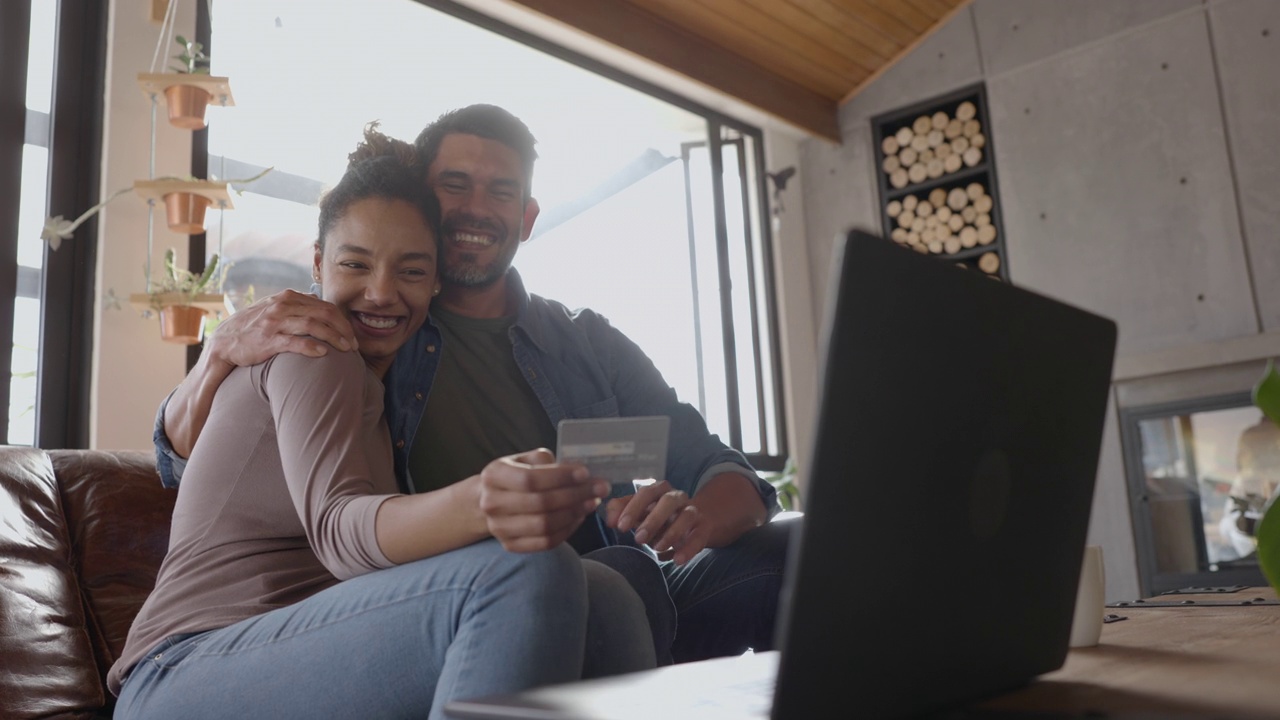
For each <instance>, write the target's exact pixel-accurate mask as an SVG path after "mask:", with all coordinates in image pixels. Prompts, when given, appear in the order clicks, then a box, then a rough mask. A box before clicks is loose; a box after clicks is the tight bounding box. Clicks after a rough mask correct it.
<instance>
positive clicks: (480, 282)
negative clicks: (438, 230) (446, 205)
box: [440, 213, 520, 288]
mask: <svg viewBox="0 0 1280 720" xmlns="http://www.w3.org/2000/svg"><path fill="white" fill-rule="evenodd" d="M444 225H445V232H444V235H445V238H446V242H451V240H448V238H452V236H453V234H454V232H455V228H457V227H459V226H462V227H469V228H476V229H479V230H485V231H488V232H490V233H491V234H493V235H494V236H495V237H499V238H507V240H506V241H505V242H507V243H508V244H509V247H506V248H503V249H502V252H501V253H500V254H499V255H498V256H497V257H496V258H494V259H493V261H492V262H490V263H489V264H487V265H483V264H480V262H479V261H478V258H479V257H480V256H479V254H478V253H474V252H470V251H467V250H459V249H457V248H454V252H455V253H456V254H455V255H454V258H455V259H453V260H451V259H450V257H449V253H444V255H443V257H441V261H442V262H441V268H440V277H441V278H442V279H443V280H444V282H445V283H447V284H450V285H456V286H458V287H468V288H483V287H488V286H490V285H492V284H494V283H495V282H497V281H498V280H499V279H501V278H502V277H503V276H504V275H506V274H507V269H508V268H510V267H511V261H512V260H513V259H515V256H516V247H517V246H518V245H519V244H520V243H519V242H518V241H516V240H515V238H512V237H510V234H509V233H508V232H507V228H506V225H505V224H503V223H501V222H498V221H495V220H492V219H489V218H477V217H475V216H472V215H469V214H466V213H457V214H455V215H454V216H453V217H450V218H446V220H445V223H444ZM500 242H501V241H500Z"/></svg>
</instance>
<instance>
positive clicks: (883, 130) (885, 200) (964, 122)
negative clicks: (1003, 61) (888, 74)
mask: <svg viewBox="0 0 1280 720" xmlns="http://www.w3.org/2000/svg"><path fill="white" fill-rule="evenodd" d="M988 117H989V114H988V113H987V93H986V87H985V86H984V85H982V84H978V85H972V86H969V87H966V88H963V89H960V90H957V91H955V92H952V93H949V94H947V95H944V96H941V97H937V98H933V99H932V100H927V101H925V102H922V103H919V104H917V105H913V106H911V107H908V108H904V109H901V110H894V111H893V112H889V113H885V114H883V115H879V116H877V117H875V118H872V120H871V125H872V131H873V135H874V138H875V146H876V175H877V177H878V185H879V188H880V218H881V222H882V223H883V225H884V235H885V237H887V238H890V239H891V240H893V241H894V242H896V243H899V244H901V245H904V246H906V247H910V248H911V249H913V250H915V251H917V252H920V253H924V254H928V255H935V256H937V257H938V258H939V259H941V260H946V261H948V262H953V263H955V264H956V265H959V266H960V267H963V268H967V269H972V270H975V271H977V272H981V273H984V274H986V275H988V276H990V277H992V278H996V279H999V280H1004V281H1006V282H1008V280H1009V265H1008V262H1007V261H1006V260H1007V259H1006V257H1005V246H1004V225H1003V223H1002V222H1001V219H1000V201H999V196H998V194H997V189H996V188H997V186H996V169H995V163H994V162H993V157H994V156H993V155H992V152H993V149H992V144H991V133H990V126H989V124H988Z"/></svg>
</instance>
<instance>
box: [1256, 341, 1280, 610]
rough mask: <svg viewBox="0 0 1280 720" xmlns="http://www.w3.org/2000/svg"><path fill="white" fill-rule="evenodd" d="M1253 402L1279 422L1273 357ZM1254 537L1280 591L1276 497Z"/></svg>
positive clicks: (1279, 505) (1278, 380)
mask: <svg viewBox="0 0 1280 720" xmlns="http://www.w3.org/2000/svg"><path fill="white" fill-rule="evenodd" d="M1253 404H1254V405H1257V406H1258V409H1259V410H1261V411H1262V414H1263V415H1266V416H1267V418H1268V419H1270V420H1271V422H1273V423H1276V424H1277V425H1280V373H1278V372H1276V365H1275V362H1274V361H1272V360H1268V361H1267V369H1266V370H1264V371H1263V373H1262V379H1261V380H1259V381H1258V384H1257V385H1254V386H1253ZM1254 539H1255V540H1257V542H1258V566H1259V567H1260V568H1262V574H1263V575H1264V576H1266V578H1267V582H1269V583H1271V587H1273V588H1275V589H1276V591H1277V592H1280V502H1276V497H1275V496H1272V498H1271V500H1270V501H1269V502H1268V504H1267V507H1266V508H1265V509H1264V510H1263V512H1262V518H1261V519H1260V520H1258V524H1257V527H1255V528H1254Z"/></svg>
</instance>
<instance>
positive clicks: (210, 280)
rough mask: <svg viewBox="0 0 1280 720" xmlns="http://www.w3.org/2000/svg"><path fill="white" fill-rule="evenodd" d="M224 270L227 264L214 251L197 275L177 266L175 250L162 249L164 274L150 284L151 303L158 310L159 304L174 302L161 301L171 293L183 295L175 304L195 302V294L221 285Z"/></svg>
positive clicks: (171, 303)
mask: <svg viewBox="0 0 1280 720" xmlns="http://www.w3.org/2000/svg"><path fill="white" fill-rule="evenodd" d="M226 270H227V266H226V265H225V264H223V263H221V262H219V259H218V254H217V253H214V254H213V256H212V257H210V258H209V263H208V264H207V265H205V268H204V272H202V273H200V274H198V275H197V274H196V273H193V272H191V271H190V270H188V269H186V268H182V267H178V264H177V251H176V250H174V249H173V248H169V249H168V250H165V251H164V275H163V276H161V278H160V280H158V281H156V282H154V283H152V285H151V290H150V293H151V305H152V307H154V308H155V309H157V310H159V309H160V307H161V305H173V304H175V303H173V302H163V301H164V300H169V299H170V298H163V297H162V296H164V295H170V294H173V293H177V294H179V295H181V296H183V299H182V302H181V303H177V304H182V305H190V304H191V303H193V302H195V299H196V296H197V295H199V294H201V293H203V292H207V291H208V290H209V289H210V288H212V287H215V286H218V285H221V283H222V276H223V275H224V274H225V273H226Z"/></svg>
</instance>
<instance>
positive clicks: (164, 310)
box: [147, 248, 226, 345]
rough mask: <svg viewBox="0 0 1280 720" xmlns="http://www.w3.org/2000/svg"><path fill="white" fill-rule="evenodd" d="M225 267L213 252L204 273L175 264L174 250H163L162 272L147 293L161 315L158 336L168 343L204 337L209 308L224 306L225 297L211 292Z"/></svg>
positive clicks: (202, 338) (197, 339)
mask: <svg viewBox="0 0 1280 720" xmlns="http://www.w3.org/2000/svg"><path fill="white" fill-rule="evenodd" d="M225 273H226V266H225V265H223V264H222V263H220V262H219V258H218V255H217V254H216V253H215V254H214V255H213V256H212V257H210V258H209V263H208V264H207V265H206V266H205V269H204V272H202V273H200V274H198V275H197V274H196V273H193V272H191V271H190V270H187V269H186V268H182V267H178V264H177V252H176V251H175V250H174V249H173V248H169V249H168V250H166V251H165V253H164V274H163V275H162V276H161V278H160V280H159V281H158V282H155V283H152V286H151V289H150V291H149V292H148V293H147V296H148V300H149V303H150V307H151V309H152V310H154V311H156V312H158V313H159V314H160V337H161V339H163V340H166V341H169V342H176V343H182V344H184V345H196V344H199V343H200V342H201V341H203V340H204V322H205V318H206V317H207V316H208V315H209V313H210V311H211V308H217V307H219V306H225V302H226V300H225V296H223V295H222V294H221V293H214V292H210V290H213V289H215V288H217V287H219V286H220V285H221V284H222V277H223V275H224V274H225Z"/></svg>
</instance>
